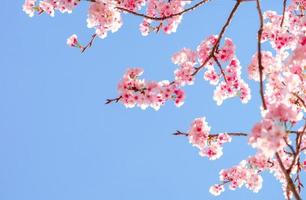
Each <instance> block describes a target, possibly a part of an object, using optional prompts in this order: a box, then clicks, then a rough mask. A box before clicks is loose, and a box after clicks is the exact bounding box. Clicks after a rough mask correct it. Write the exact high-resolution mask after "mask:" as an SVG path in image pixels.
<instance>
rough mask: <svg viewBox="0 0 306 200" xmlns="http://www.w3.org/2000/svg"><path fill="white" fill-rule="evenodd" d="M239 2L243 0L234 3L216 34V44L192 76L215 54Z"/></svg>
mask: <svg viewBox="0 0 306 200" xmlns="http://www.w3.org/2000/svg"><path fill="white" fill-rule="evenodd" d="M241 2H243V1H242V0H237V2H236V4H235V5H234V7H233V9H232V11H231V12H230V15H229V16H228V18H227V20H226V22H225V24H224V25H223V27H222V29H221V31H220V33H219V35H218V38H217V42H216V44H215V45H214V46H213V48H212V50H211V53H210V54H209V56H208V57H207V58H206V59H205V61H204V62H203V64H202V65H201V66H200V67H198V68H196V70H195V72H194V73H193V74H192V75H193V76H195V75H196V74H197V73H198V72H199V71H200V70H201V69H202V68H203V67H204V66H205V65H206V64H207V62H208V61H209V60H210V59H211V58H213V57H214V56H215V51H216V50H217V49H218V47H219V44H220V41H221V39H222V37H223V35H224V33H225V31H226V29H227V27H228V26H229V25H230V23H231V21H232V19H233V17H234V15H235V13H236V11H237V9H238V7H239V5H240V3H241Z"/></svg>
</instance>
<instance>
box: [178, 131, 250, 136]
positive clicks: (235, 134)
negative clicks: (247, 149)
mask: <svg viewBox="0 0 306 200" xmlns="http://www.w3.org/2000/svg"><path fill="white" fill-rule="evenodd" d="M226 134H228V135H230V136H248V134H247V133H242V132H231V133H226ZM173 135H181V136H188V135H189V134H188V133H185V132H181V131H178V130H177V131H176V132H175V133H173ZM218 135H220V134H209V137H218Z"/></svg>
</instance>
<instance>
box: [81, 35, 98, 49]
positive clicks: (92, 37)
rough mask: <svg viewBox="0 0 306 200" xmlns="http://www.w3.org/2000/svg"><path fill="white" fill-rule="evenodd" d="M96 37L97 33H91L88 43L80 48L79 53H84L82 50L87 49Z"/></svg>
mask: <svg viewBox="0 0 306 200" xmlns="http://www.w3.org/2000/svg"><path fill="white" fill-rule="evenodd" d="M96 37H97V34H96V33H95V34H93V35H92V36H91V39H90V41H89V43H88V44H87V45H86V46H84V47H81V48H80V49H81V53H84V51H85V50H86V49H88V48H89V47H91V46H92V44H93V41H94V40H95V39H96Z"/></svg>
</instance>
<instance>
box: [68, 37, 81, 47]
mask: <svg viewBox="0 0 306 200" xmlns="http://www.w3.org/2000/svg"><path fill="white" fill-rule="evenodd" d="M67 45H69V46H71V47H78V46H80V44H79V42H78V37H77V35H75V34H73V35H71V36H70V37H69V38H68V39H67Z"/></svg>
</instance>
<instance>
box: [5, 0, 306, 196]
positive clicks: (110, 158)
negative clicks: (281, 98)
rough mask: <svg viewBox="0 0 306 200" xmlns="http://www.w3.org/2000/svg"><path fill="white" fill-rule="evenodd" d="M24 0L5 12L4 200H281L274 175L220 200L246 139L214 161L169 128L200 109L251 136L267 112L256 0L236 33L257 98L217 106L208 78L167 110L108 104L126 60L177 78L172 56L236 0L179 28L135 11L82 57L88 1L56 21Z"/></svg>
mask: <svg viewBox="0 0 306 200" xmlns="http://www.w3.org/2000/svg"><path fill="white" fill-rule="evenodd" d="M22 3H23V2H22V1H21V0H20V1H12V0H4V2H2V6H1V8H0V20H1V24H2V27H3V28H2V30H1V33H0V36H1V37H0V44H1V48H0V55H1V56H0V57H1V59H0V91H1V98H0V159H1V164H0V199H1V200H156V199H159V200H187V199H188V200H194V199H209V200H210V199H225V200H230V199H251V200H270V199H282V198H283V196H282V190H281V188H280V184H279V183H278V182H277V181H275V180H274V178H273V176H272V175H270V174H268V173H264V174H263V176H264V182H263V188H262V190H261V191H260V192H259V193H258V194H255V193H252V192H251V191H249V190H247V189H245V188H242V189H239V190H237V191H235V192H233V191H231V190H229V189H226V192H224V193H223V194H222V195H221V196H220V197H214V196H212V195H211V194H210V193H209V192H208V189H209V186H210V185H212V184H214V183H217V182H218V173H219V171H220V170H221V169H222V168H229V167H231V166H233V165H235V164H238V163H239V162H240V160H242V159H245V158H246V157H247V156H249V155H252V154H254V152H255V151H254V149H252V148H251V147H250V146H248V145H247V139H246V138H234V139H233V142H232V143H229V144H226V145H225V146H224V155H223V157H222V158H221V159H219V160H216V161H209V160H207V159H206V158H201V157H200V156H199V155H198V151H197V149H195V148H193V147H192V146H191V145H190V144H189V143H188V141H187V139H186V138H183V137H175V136H172V135H171V133H173V132H174V131H175V130H182V131H185V130H187V129H188V128H189V126H190V123H191V121H192V120H193V119H194V118H197V117H202V116H206V118H207V121H208V123H209V125H211V126H212V131H213V132H224V131H245V132H248V131H249V130H250V129H251V128H252V125H253V124H254V123H255V122H256V121H258V120H259V119H260V115H259V105H260V101H259V96H258V90H259V89H258V85H257V84H256V83H254V82H252V81H250V80H248V79H247V77H246V76H245V72H246V67H247V65H248V63H249V62H250V59H251V56H252V55H253V53H254V52H255V50H256V31H257V27H258V23H257V19H258V18H257V13H256V9H255V2H248V3H244V4H243V5H242V6H241V7H240V9H239V10H238V13H237V15H236V17H235V19H234V21H233V22H232V25H231V27H230V28H229V29H228V31H227V32H226V36H227V37H231V38H232V39H233V41H234V42H235V44H236V46H237V56H238V58H239V59H240V61H241V64H242V67H243V73H244V78H245V79H246V81H247V82H248V83H249V84H250V86H251V89H252V100H251V101H250V102H249V103H248V104H247V105H244V104H241V103H240V101H239V100H238V99H231V100H227V101H225V102H224V104H223V105H222V106H221V107H220V106H217V105H216V103H215V102H214V101H213V99H212V95H213V90H214V87H213V86H211V85H209V84H208V82H206V81H204V80H202V74H201V75H199V76H198V77H197V81H196V84H195V85H194V86H191V87H186V93H187V99H186V101H185V104H184V105H183V106H182V107H181V108H179V109H178V108H176V107H175V106H174V105H173V104H172V103H168V104H166V106H164V107H162V108H161V109H160V111H158V112H156V111H154V110H152V109H148V110H146V111H142V110H141V109H139V108H135V109H126V108H125V107H124V106H122V105H120V104H117V105H115V104H114V105H104V102H105V99H106V98H111V97H116V95H117V91H116V87H117V83H118V81H119V80H120V79H121V77H122V75H123V73H124V72H125V70H126V68H127V67H131V66H141V67H143V68H144V69H145V73H144V78H146V79H151V80H164V79H170V80H171V79H173V71H174V69H175V68H176V66H175V65H174V64H172V63H171V55H172V54H173V53H175V52H177V51H179V50H180V49H181V48H183V47H188V48H193V49H195V48H196V47H197V45H198V44H199V43H200V42H201V41H202V40H203V39H204V38H206V37H207V36H209V35H211V34H217V33H218V32H219V30H220V28H221V26H222V25H223V23H224V21H225V19H226V17H227V15H228V13H229V11H230V10H231V8H232V6H233V5H234V3H235V1H233V0H215V1H212V2H211V3H209V4H207V5H205V6H203V7H202V8H200V9H198V10H196V11H194V12H193V13H191V14H186V15H185V16H184V18H183V21H182V23H181V25H180V26H179V28H178V30H177V32H176V33H175V34H171V35H165V34H163V33H159V34H151V35H150V36H148V37H142V36H141V34H140V32H139V30H138V26H139V23H140V22H141V18H138V17H135V16H130V15H125V16H124V25H123V27H122V28H121V29H120V30H119V31H118V32H116V33H114V34H109V36H108V37H107V38H106V39H104V40H100V39H98V40H96V42H95V43H94V45H93V47H92V48H91V49H89V50H88V51H87V52H85V53H84V54H80V53H79V51H78V50H77V49H71V48H69V47H67V46H66V38H67V37H69V36H70V35H71V34H73V33H76V34H78V35H79V38H80V40H81V41H87V40H88V39H89V38H90V35H91V34H92V33H93V30H89V29H88V28H87V27H86V15H87V12H86V9H87V6H88V4H87V3H86V2H83V3H81V6H79V7H78V8H77V9H76V10H75V11H74V12H73V13H72V14H65V15H62V14H60V13H56V17H54V18H51V17H49V16H46V15H42V16H39V17H37V16H35V17H34V18H29V17H27V16H26V15H25V14H24V13H23V12H22V9H21V6H22ZM263 9H264V10H267V9H274V10H275V9H276V10H278V11H279V10H280V9H281V1H275V0H266V1H263ZM303 194H304V195H305V192H304V193H303ZM302 196H303V195H302Z"/></svg>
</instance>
